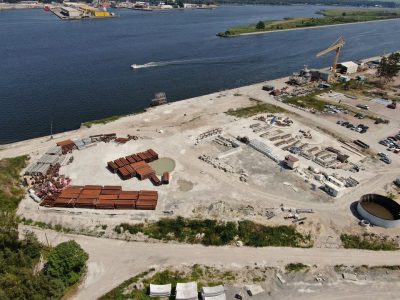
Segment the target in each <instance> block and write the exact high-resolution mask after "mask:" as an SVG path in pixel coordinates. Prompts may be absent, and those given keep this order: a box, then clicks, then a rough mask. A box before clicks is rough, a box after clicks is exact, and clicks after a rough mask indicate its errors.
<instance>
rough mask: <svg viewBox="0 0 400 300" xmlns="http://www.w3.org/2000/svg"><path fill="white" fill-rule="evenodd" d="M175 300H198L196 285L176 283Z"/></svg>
mask: <svg viewBox="0 0 400 300" xmlns="http://www.w3.org/2000/svg"><path fill="white" fill-rule="evenodd" d="M175 299H176V300H198V292H197V283H196V282H187V283H179V282H178V283H177V284H176V296H175Z"/></svg>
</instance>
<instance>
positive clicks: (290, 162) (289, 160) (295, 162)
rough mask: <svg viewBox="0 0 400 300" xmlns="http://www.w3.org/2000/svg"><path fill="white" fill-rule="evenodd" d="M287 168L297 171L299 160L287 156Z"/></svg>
mask: <svg viewBox="0 0 400 300" xmlns="http://www.w3.org/2000/svg"><path fill="white" fill-rule="evenodd" d="M285 163H286V166H288V168H290V169H292V170H293V169H296V168H297V167H298V166H299V159H298V158H297V157H294V156H293V155H290V154H289V155H286V157H285Z"/></svg>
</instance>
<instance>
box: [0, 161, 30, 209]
mask: <svg viewBox="0 0 400 300" xmlns="http://www.w3.org/2000/svg"><path fill="white" fill-rule="evenodd" d="M27 161H28V156H26V155H24V156H18V157H14V158H6V159H2V160H0V211H2V212H13V211H14V210H16V209H17V207H18V204H19V202H20V201H21V199H22V197H23V195H24V193H25V190H24V189H23V188H22V186H21V185H20V177H19V174H20V173H21V171H22V169H23V168H25V167H26V164H27Z"/></svg>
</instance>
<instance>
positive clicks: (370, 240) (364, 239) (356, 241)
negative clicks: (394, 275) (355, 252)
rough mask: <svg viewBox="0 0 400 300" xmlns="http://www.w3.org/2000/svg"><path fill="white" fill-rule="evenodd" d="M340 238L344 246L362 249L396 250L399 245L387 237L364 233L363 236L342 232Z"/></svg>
mask: <svg viewBox="0 0 400 300" xmlns="http://www.w3.org/2000/svg"><path fill="white" fill-rule="evenodd" d="M340 240H341V241H342V243H343V246H344V247H345V248H352V249H364V250H374V251H378V250H386V251H393V250H398V249H399V245H398V244H397V243H396V242H395V241H393V240H389V239H381V238H378V237H376V236H373V235H368V234H365V235H363V236H359V235H351V234H342V235H341V236H340Z"/></svg>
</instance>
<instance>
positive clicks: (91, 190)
mask: <svg viewBox="0 0 400 300" xmlns="http://www.w3.org/2000/svg"><path fill="white" fill-rule="evenodd" d="M102 188H103V187H102V186H101V185H85V187H84V188H83V189H82V191H81V193H80V194H79V196H78V199H76V201H75V207H77V208H94V206H95V204H96V202H97V200H98V199H99V196H100V194H101V190H102Z"/></svg>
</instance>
